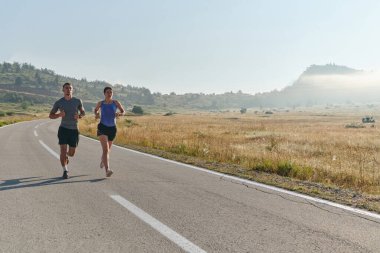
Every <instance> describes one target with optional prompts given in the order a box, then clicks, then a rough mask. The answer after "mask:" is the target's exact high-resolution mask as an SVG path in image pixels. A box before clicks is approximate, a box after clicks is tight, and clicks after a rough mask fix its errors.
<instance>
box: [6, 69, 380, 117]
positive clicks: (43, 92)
mask: <svg viewBox="0 0 380 253" xmlns="http://www.w3.org/2000/svg"><path fill="white" fill-rule="evenodd" d="M65 82H71V83H73V84H74V89H75V91H74V95H75V96H77V97H79V98H81V99H82V100H83V101H84V103H85V107H86V109H87V110H91V109H92V107H94V105H95V103H96V102H97V101H99V100H101V99H102V98H103V88H104V87H105V86H112V87H113V89H114V91H115V99H118V100H120V101H121V102H122V103H123V104H124V105H125V106H126V107H130V106H132V105H139V106H142V107H144V108H151V109H152V110H154V108H155V109H159V110H162V111H176V110H177V109H186V110H227V109H231V108H250V107H298V106H313V105H324V104H336V103H339V104H344V103H377V102H380V78H377V76H376V75H375V74H374V73H368V72H364V71H361V70H355V69H352V68H348V67H345V66H339V65H335V64H327V65H311V66H310V67H308V68H307V69H306V70H305V71H304V72H303V73H302V74H301V75H300V77H299V78H298V79H297V80H296V81H295V82H294V83H293V84H292V85H290V86H288V87H285V88H284V89H282V90H280V91H278V90H274V91H271V92H265V93H257V94H255V95H250V94H245V93H243V92H237V93H233V92H226V93H224V94H203V93H188V94H183V95H177V94H175V93H174V92H172V93H170V94H161V93H159V92H156V93H151V91H150V90H149V89H147V88H144V87H135V86H131V85H121V84H113V85H112V84H110V83H108V82H105V81H87V80H86V79H84V78H83V79H80V80H79V79H75V78H72V77H66V76H63V75H59V74H56V73H55V72H54V71H53V70H49V69H46V68H45V69H37V68H35V67H34V66H33V65H31V64H27V63H17V62H14V63H6V62H4V63H2V64H0V102H16V103H22V102H25V101H27V102H31V103H41V104H42V103H45V104H52V103H53V102H54V101H55V100H56V99H57V98H59V97H61V96H62V84H63V83H65Z"/></svg>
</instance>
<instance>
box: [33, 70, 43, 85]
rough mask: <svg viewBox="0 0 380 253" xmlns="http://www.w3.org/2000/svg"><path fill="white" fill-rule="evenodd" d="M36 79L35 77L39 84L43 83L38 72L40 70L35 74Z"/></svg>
mask: <svg viewBox="0 0 380 253" xmlns="http://www.w3.org/2000/svg"><path fill="white" fill-rule="evenodd" d="M34 79H35V82H36V84H37V85H41V84H42V80H41V76H40V74H39V73H38V71H37V72H36V74H34Z"/></svg>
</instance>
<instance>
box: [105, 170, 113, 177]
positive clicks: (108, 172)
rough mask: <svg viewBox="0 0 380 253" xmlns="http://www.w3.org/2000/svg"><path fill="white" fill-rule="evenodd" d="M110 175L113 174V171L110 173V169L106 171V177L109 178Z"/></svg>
mask: <svg viewBox="0 0 380 253" xmlns="http://www.w3.org/2000/svg"><path fill="white" fill-rule="evenodd" d="M112 174H113V171H112V170H111V169H108V170H107V171H106V176H107V177H110V176H111V175H112Z"/></svg>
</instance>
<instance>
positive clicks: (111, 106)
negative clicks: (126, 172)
mask: <svg viewBox="0 0 380 253" xmlns="http://www.w3.org/2000/svg"><path fill="white" fill-rule="evenodd" d="M103 93H104V100H103V101H99V102H98V103H97V105H96V107H95V110H94V113H95V118H96V119H99V118H100V122H99V124H98V132H97V136H99V141H100V144H101V145H102V149H103V153H102V158H101V160H100V168H103V167H104V168H105V170H106V176H107V177H110V176H111V175H112V174H113V171H112V170H111V169H110V167H109V153H110V149H111V146H112V142H113V140H114V139H115V137H116V132H117V129H116V118H117V117H119V116H121V115H124V112H125V110H124V108H123V106H122V105H121V104H120V103H119V102H118V101H117V100H113V99H112V95H113V91H112V88H111V87H105V88H104V91H103ZM117 109H119V111H118V112H117ZM99 110H100V113H99Z"/></svg>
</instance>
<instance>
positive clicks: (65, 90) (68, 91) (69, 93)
mask: <svg viewBox="0 0 380 253" xmlns="http://www.w3.org/2000/svg"><path fill="white" fill-rule="evenodd" d="M63 94H64V95H65V96H72V95H73V86H71V85H65V86H64V87H63Z"/></svg>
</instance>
